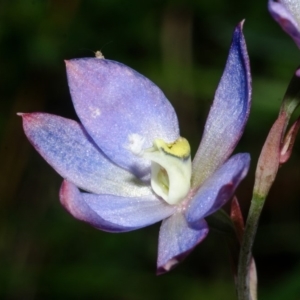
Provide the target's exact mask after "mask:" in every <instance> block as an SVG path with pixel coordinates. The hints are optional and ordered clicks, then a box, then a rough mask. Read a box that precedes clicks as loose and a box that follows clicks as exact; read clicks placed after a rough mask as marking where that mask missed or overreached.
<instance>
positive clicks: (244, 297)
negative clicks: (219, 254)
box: [237, 194, 266, 300]
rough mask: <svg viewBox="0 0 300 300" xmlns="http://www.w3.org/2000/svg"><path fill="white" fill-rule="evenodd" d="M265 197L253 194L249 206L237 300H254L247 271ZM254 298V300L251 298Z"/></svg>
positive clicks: (240, 262) (240, 258)
mask: <svg viewBox="0 0 300 300" xmlns="http://www.w3.org/2000/svg"><path fill="white" fill-rule="evenodd" d="M265 199H266V196H259V195H257V194H253V198H252V200H251V206H250V210H249V214H248V218H247V222H246V226H245V231H244V235H243V240H242V245H241V250H240V256H239V265H238V277H237V293H238V299H239V300H256V291H254V294H255V295H254V296H252V295H251V290H250V282H249V273H250V272H249V271H250V264H251V259H252V247H253V243H254V239H255V235H256V231H257V227H258V221H259V217H260V214H261V211H262V208H263V206H264V203H265ZM253 297H255V298H253Z"/></svg>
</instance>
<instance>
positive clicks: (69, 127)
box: [22, 113, 151, 196]
mask: <svg viewBox="0 0 300 300" xmlns="http://www.w3.org/2000/svg"><path fill="white" fill-rule="evenodd" d="M22 117H23V127H24V131H25V134H26V136H27V137H28V139H29V141H30V142H31V143H32V145H33V146H34V147H35V149H36V150H37V151H38V152H39V153H40V154H41V155H42V157H43V158H44V159H45V160H46V161H47V162H48V163H49V164H50V165H51V166H52V167H53V168H54V169H55V170H56V171H57V172H58V173H59V174H60V175H61V176H62V177H63V178H65V179H67V180H69V181H70V182H72V183H74V184H75V185H77V186H78V187H80V188H82V189H84V190H86V191H90V192H93V193H106V194H114V195H122V196H141V195H148V194H151V189H150V187H149V186H146V185H145V184H142V183H141V182H140V181H139V180H138V179H137V178H135V177H134V176H133V175H132V174H131V173H129V172H127V171H125V170H123V169H121V168H120V167H118V166H116V165H114V164H113V163H112V162H111V161H109V160H108V159H107V157H105V156H104V154H103V153H102V152H101V150H100V149H99V148H98V147H97V146H96V145H95V143H94V142H93V141H92V139H91V138H90V136H89V135H88V134H87V133H86V131H85V130H84V128H83V127H82V126H81V125H80V124H78V123H77V122H75V121H73V120H69V119H65V118H62V117H59V116H55V115H50V114H44V113H32V114H22Z"/></svg>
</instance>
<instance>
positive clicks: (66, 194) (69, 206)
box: [59, 180, 133, 232]
mask: <svg viewBox="0 0 300 300" xmlns="http://www.w3.org/2000/svg"><path fill="white" fill-rule="evenodd" d="M59 198H60V202H61V204H62V205H63V206H64V207H65V209H66V210H67V211H68V212H69V213H70V214H71V215H72V216H73V217H75V218H76V219H78V220H81V221H84V222H87V223H89V224H90V225H92V226H94V227H95V228H97V229H100V230H103V231H107V232H126V231H130V230H133V229H132V228H127V227H124V226H121V225H119V224H114V223H111V222H108V221H106V220H104V219H103V218H101V217H100V216H99V215H98V214H97V213H96V212H94V211H93V210H92V209H91V208H90V207H89V205H88V204H87V203H86V202H85V201H84V197H83V196H82V193H80V191H79V189H78V188H77V187H76V186H75V185H74V184H73V183H70V182H68V181H66V180H64V181H63V183H62V186H61V188H60V192H59Z"/></svg>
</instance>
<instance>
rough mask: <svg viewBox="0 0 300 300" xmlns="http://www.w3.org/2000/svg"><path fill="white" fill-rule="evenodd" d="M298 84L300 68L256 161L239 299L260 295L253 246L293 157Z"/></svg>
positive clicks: (297, 124) (242, 247) (241, 269)
mask: <svg viewBox="0 0 300 300" xmlns="http://www.w3.org/2000/svg"><path fill="white" fill-rule="evenodd" d="M299 87H300V78H299V71H298V70H296V72H295V73H294V76H293V78H292V80H291V82H290V84H289V86H288V88H287V91H286V94H285V96H284V99H283V102H282V105H281V109H280V113H279V116H278V118H277V120H276V121H275V123H274V124H273V126H272V128H271V130H270V132H269V134H268V137H267V139H266V142H265V144H264V146H263V149H262V151H261V154H260V157H259V160H258V163H257V168H256V173H255V183H254V189H253V196H252V200H251V205H250V209H249V214H248V218H247V221H246V225H245V231H244V235H243V239H242V244H241V250H240V256H239V265H238V278H237V293H238V299H239V300H256V299H257V296H256V295H257V292H256V285H253V283H252V282H251V276H249V274H250V272H251V261H252V247H253V243H254V239H255V236H256V231H257V227H258V222H259V218H260V215H261V211H262V209H263V206H264V203H265V200H266V198H267V195H268V193H269V191H270V188H271V187H272V184H273V182H274V180H275V178H276V175H277V172H278V169H279V166H280V165H281V164H283V163H285V162H286V161H287V160H288V158H289V157H290V154H291V151H292V148H293V144H294V141H295V136H296V134H297V132H298V129H299V119H297V121H296V122H295V123H294V124H293V125H292V126H291V129H290V130H289V132H288V133H287V134H286V129H287V125H288V123H289V120H290V117H291V115H292V114H293V112H294V111H295V109H296V108H297V107H298V105H299V103H300V95H299V91H300V88H299Z"/></svg>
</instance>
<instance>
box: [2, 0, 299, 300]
mask: <svg viewBox="0 0 300 300" xmlns="http://www.w3.org/2000/svg"><path fill="white" fill-rule="evenodd" d="M244 18H246V23H245V30H244V33H245V36H246V40H247V45H248V50H249V55H250V59H251V67H252V73H253V106H252V111H251V115H250V120H249V122H248V125H247V127H246V131H245V134H244V136H243V138H242V140H241V142H240V144H239V146H238V148H237V150H236V151H244V152H250V153H251V156H252V165H251V172H250V174H249V176H248V177H247V179H246V180H245V181H244V182H243V184H242V185H241V186H240V188H239V191H238V196H239V200H240V202H241V205H242V208H243V212H244V214H245V215H246V213H247V209H248V206H249V201H250V198H251V190H252V186H253V176H254V175H253V173H254V169H255V165H256V161H257V156H258V154H259V152H260V149H261V147H262V145H263V142H264V139H265V137H266V135H267V132H268V130H269V128H270V126H271V124H272V122H273V121H274V120H275V119H276V117H277V114H278V110H279V106H280V101H281V98H282V96H283V94H284V92H285V89H286V87H287V85H288V82H289V80H290V78H291V76H292V73H293V71H294V69H295V68H296V67H297V66H298V65H299V62H300V52H299V50H298V49H297V47H296V46H295V45H294V43H293V41H292V40H291V39H290V38H289V37H288V36H287V35H286V34H285V33H284V32H283V31H282V30H281V29H280V27H279V26H278V25H277V24H276V23H275V21H273V20H272V18H271V17H270V16H269V14H268V12H267V1H261V0H253V1H246V0H229V1H222V0H210V1H205V0H202V1H201V0H194V1H191V0H185V1H183V0H178V1H166V0H160V1H159V0H145V1H140V0H128V1H122V0H98V1H96V0H94V1H92V0H87V1H80V0H72V1H71V0H70V1H58V0H57V1H54V0H53V1H50V0H49V1H42V0H39V1H38V0H31V1H29V0H14V1H8V0H2V1H0V74H1V76H0V103H1V106H0V159H1V162H0V170H1V173H0V197H1V198H0V298H1V299H126V300H127V299H130V300H131V299H180V300H181V299H188V300H189V299H212V300H214V299H216V300H218V299H234V298H235V291H234V284H233V277H232V274H231V266H230V261H229V257H228V250H227V247H226V244H225V242H224V240H223V239H222V237H220V236H219V235H217V234H216V233H214V232H211V233H210V234H209V236H208V238H207V239H206V240H205V241H204V242H203V243H202V244H201V245H200V246H198V247H197V248H196V250H195V251H194V252H193V253H192V254H191V255H190V256H189V257H188V259H187V260H186V261H185V262H184V263H183V264H181V265H180V266H179V267H178V268H176V269H175V270H173V271H172V272H170V273H169V274H166V275H163V276H158V277H157V276H156V275H155V266H156V251H157V236H158V229H159V225H154V226H151V227H148V228H145V229H141V230H138V231H136V232H131V233H126V234H109V233H104V232H100V231H97V230H96V229H94V228H92V227H90V226H89V225H87V224H84V223H82V222H79V221H77V220H75V219H73V218H72V217H71V216H70V215H69V214H68V213H66V212H65V211H64V209H63V208H62V207H61V206H60V204H59V200H58V190H59V186H60V183H61V181H62V179H61V178H60V176H59V175H57V174H56V173H55V172H54V171H53V170H52V168H51V167H49V166H48V165H47V163H46V162H45V161H44V160H43V159H42V158H41V157H40V156H39V155H38V154H37V152H36V151H35V150H34V149H33V148H32V147H31V145H30V144H29V142H28V141H27V140H26V138H25V136H24V134H23V131H22V126H21V119H20V118H19V117H17V116H16V112H33V111H43V112H49V113H54V114H58V115H62V116H65V117H69V118H74V119H76V118H77V117H76V115H75V113H74V109H73V107H72V103H71V100H70V95H69V92H68V87H67V81H66V75H65V68H64V62H63V60H64V59H69V58H75V57H84V56H93V55H94V53H93V51H96V50H99V49H101V50H102V52H103V53H104V55H105V57H106V58H109V59H113V60H117V61H120V62H123V63H125V64H127V65H129V66H131V67H133V68H134V69H136V70H137V71H139V72H140V73H142V74H144V75H145V76H147V77H148V78H150V79H151V80H153V81H154V82H155V83H157V85H158V86H160V87H161V88H162V90H163V91H164V92H165V94H166V95H167V97H168V98H169V99H170V101H171V103H172V104H173V105H174V107H175V109H176V111H177V112H178V117H179V121H180V126H181V134H182V136H185V137H187V138H188V139H189V141H190V142H191V145H192V147H193V151H194V152H195V150H196V148H197V145H198V143H199V140H200V138H201V135H202V130H203V126H204V122H205V118H206V115H207V112H208V109H209V106H210V103H211V100H212V99H213V95H214V91H215V89H216V86H217V84H218V81H219V78H220V76H221V74H222V70H223V67H224V65H225V61H226V57H227V54H228V49H229V45H230V40H231V34H232V32H233V29H234V27H235V26H236V24H237V23H238V22H239V21H241V20H242V19H244ZM299 198H300V143H299V138H298V140H297V141H296V145H295V149H294V153H293V156H292V158H291V159H290V161H289V162H288V163H287V164H286V165H284V166H283V167H282V168H281V169H280V172H279V175H278V177H277V180H276V182H275V186H274V188H273V189H272V191H271V194H270V197H269V198H268V200H267V203H266V206H265V209H264V212H263V215H262V219H261V223H260V227H259V231H258V235H257V239H256V243H255V245H254V255H255V258H256V262H257V269H258V275H259V295H260V299H267V300H268V299H272V300H277V299H278V300H280V299H287V300H289V299H300V225H299V220H300V218H299V217H300V207H299V204H300V199H299Z"/></svg>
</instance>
